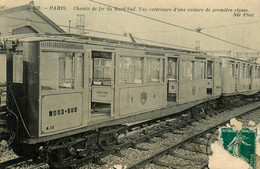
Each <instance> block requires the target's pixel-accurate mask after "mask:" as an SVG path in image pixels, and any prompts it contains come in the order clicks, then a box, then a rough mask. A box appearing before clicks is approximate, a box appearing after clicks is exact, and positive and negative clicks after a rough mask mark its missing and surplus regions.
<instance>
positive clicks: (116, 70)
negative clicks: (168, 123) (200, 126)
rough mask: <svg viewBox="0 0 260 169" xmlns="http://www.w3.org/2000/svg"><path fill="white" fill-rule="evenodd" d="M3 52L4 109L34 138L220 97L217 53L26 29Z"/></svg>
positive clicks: (23, 138) (24, 135) (20, 135)
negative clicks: (27, 32) (35, 33)
mask: <svg viewBox="0 0 260 169" xmlns="http://www.w3.org/2000/svg"><path fill="white" fill-rule="evenodd" d="M15 42H16V44H12V45H9V49H8V54H7V70H8V72H7V93H8V102H7V110H8V111H9V112H11V113H12V114H14V115H15V116H16V120H17V121H18V127H17V128H16V127H15V128H14V130H15V132H16V133H17V141H18V140H19V142H20V143H27V144H35V143H42V142H45V141H49V140H54V139H58V138H62V137H65V136H70V135H74V134H78V133H82V132H85V131H89V130H94V129H98V128H100V127H105V126H112V125H118V124H123V123H128V122H137V121H140V120H148V119H154V118H158V117H161V116H166V115H169V114H173V113H178V112H181V111H183V110H186V109H189V108H191V107H193V106H195V105H198V104H201V103H203V102H206V101H208V100H210V99H214V98H217V97H219V96H220V94H221V91H220V83H221V79H220V76H219V71H220V65H221V64H220V60H219V59H216V58H213V57H211V56H209V55H206V54H205V53H201V52H196V51H182V50H175V49H170V48H162V47H156V46H148V45H141V44H133V43H129V42H118V41H114V40H107V39H106V40H104V39H98V38H96V39H95V38H86V37H84V38H83V37H80V38H73V37H66V36H62V35H58V36H39V35H38V36H32V37H27V38H20V39H17V40H16V41H12V43H15Z"/></svg>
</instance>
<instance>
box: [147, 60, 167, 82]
mask: <svg viewBox="0 0 260 169" xmlns="http://www.w3.org/2000/svg"><path fill="white" fill-rule="evenodd" d="M146 61H147V62H146V82H148V83H159V82H160V80H161V78H160V77H162V76H163V75H162V73H163V70H162V68H161V67H162V66H161V64H162V62H161V59H157V58H147V60H146Z"/></svg>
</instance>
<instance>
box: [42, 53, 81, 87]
mask: <svg viewBox="0 0 260 169" xmlns="http://www.w3.org/2000/svg"><path fill="white" fill-rule="evenodd" d="M76 62H77V64H76ZM76 65H77V69H76ZM76 73H77V79H75V74H76ZM75 80H76V81H77V84H78V85H77V87H78V88H80V87H83V54H81V53H78V54H75V53H69V52H67V53H65V52H42V53H41V56H40V83H41V90H42V91H44V90H61V89H74V88H75Z"/></svg>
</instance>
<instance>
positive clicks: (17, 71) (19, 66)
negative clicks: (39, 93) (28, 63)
mask: <svg viewBox="0 0 260 169" xmlns="http://www.w3.org/2000/svg"><path fill="white" fill-rule="evenodd" d="M13 83H23V53H22V52H16V53H14V55H13Z"/></svg>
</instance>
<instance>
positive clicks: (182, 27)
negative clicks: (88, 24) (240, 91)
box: [89, 0, 259, 52]
mask: <svg viewBox="0 0 260 169" xmlns="http://www.w3.org/2000/svg"><path fill="white" fill-rule="evenodd" d="M89 1H90V2H93V3H96V4H99V5H103V6H106V7H110V8H114V9H116V8H117V7H115V6H111V5H108V4H105V3H101V2H98V1H95V0H89ZM120 11H123V12H126V13H129V14H132V15H136V16H139V17H142V18H146V19H149V20H153V21H156V22H159V23H163V24H166V25H170V26H174V27H177V28H181V29H184V30H187V31H191V32H195V33H198V34H202V35H204V36H207V37H210V38H213V39H216V40H219V41H223V42H225V43H229V44H232V45H234V46H238V47H241V48H244V49H248V50H252V51H255V52H259V50H256V49H253V48H250V47H247V46H244V45H240V44H237V43H234V42H230V41H228V40H224V39H221V38H218V37H215V36H213V35H210V34H206V33H202V32H200V31H197V30H195V29H190V28H186V27H184V26H180V25H176V24H173V23H169V22H166V21H163V20H160V19H156V18H152V17H149V16H145V15H141V14H138V13H135V12H131V11H127V10H125V9H121V10H120Z"/></svg>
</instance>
